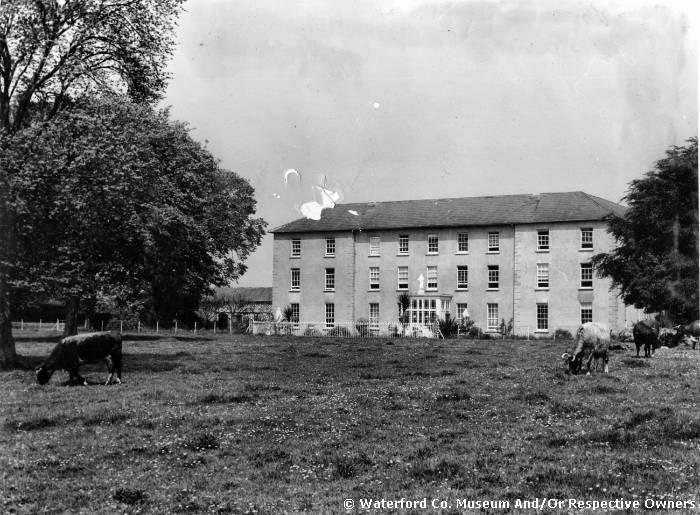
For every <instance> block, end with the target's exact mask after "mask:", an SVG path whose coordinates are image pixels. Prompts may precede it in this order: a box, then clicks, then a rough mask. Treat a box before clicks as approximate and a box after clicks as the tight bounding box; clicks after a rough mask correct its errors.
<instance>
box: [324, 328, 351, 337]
mask: <svg viewBox="0 0 700 515" xmlns="http://www.w3.org/2000/svg"><path fill="white" fill-rule="evenodd" d="M328 336H343V337H348V336H352V333H351V332H350V329H348V328H347V327H345V326H343V325H337V326H335V327H333V328H332V329H331V330H330V331H328Z"/></svg>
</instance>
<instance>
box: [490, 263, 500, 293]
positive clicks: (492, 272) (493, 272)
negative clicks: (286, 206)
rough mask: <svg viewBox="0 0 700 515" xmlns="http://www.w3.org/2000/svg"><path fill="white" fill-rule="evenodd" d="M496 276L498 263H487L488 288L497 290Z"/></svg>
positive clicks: (497, 274)
mask: <svg viewBox="0 0 700 515" xmlns="http://www.w3.org/2000/svg"><path fill="white" fill-rule="evenodd" d="M498 276H499V270H498V265H489V282H488V288H489V290H497V289H498V279H499V277H498Z"/></svg>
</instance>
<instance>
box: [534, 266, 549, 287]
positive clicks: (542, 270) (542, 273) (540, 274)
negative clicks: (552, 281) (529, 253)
mask: <svg viewBox="0 0 700 515" xmlns="http://www.w3.org/2000/svg"><path fill="white" fill-rule="evenodd" d="M537 287H538V288H549V263H537Z"/></svg>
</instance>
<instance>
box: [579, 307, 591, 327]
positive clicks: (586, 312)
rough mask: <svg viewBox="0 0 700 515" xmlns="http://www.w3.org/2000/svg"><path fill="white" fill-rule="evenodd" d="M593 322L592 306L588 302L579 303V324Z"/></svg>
mask: <svg viewBox="0 0 700 515" xmlns="http://www.w3.org/2000/svg"><path fill="white" fill-rule="evenodd" d="M587 322H593V304H592V303H590V302H582V303H581V323H582V324H585V323H587Z"/></svg>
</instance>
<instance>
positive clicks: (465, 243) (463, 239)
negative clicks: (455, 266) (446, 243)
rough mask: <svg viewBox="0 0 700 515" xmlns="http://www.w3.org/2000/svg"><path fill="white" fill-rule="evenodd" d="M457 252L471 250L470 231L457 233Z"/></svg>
mask: <svg viewBox="0 0 700 515" xmlns="http://www.w3.org/2000/svg"><path fill="white" fill-rule="evenodd" d="M457 252H469V233H466V232H460V233H459V234H458V235H457Z"/></svg>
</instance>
